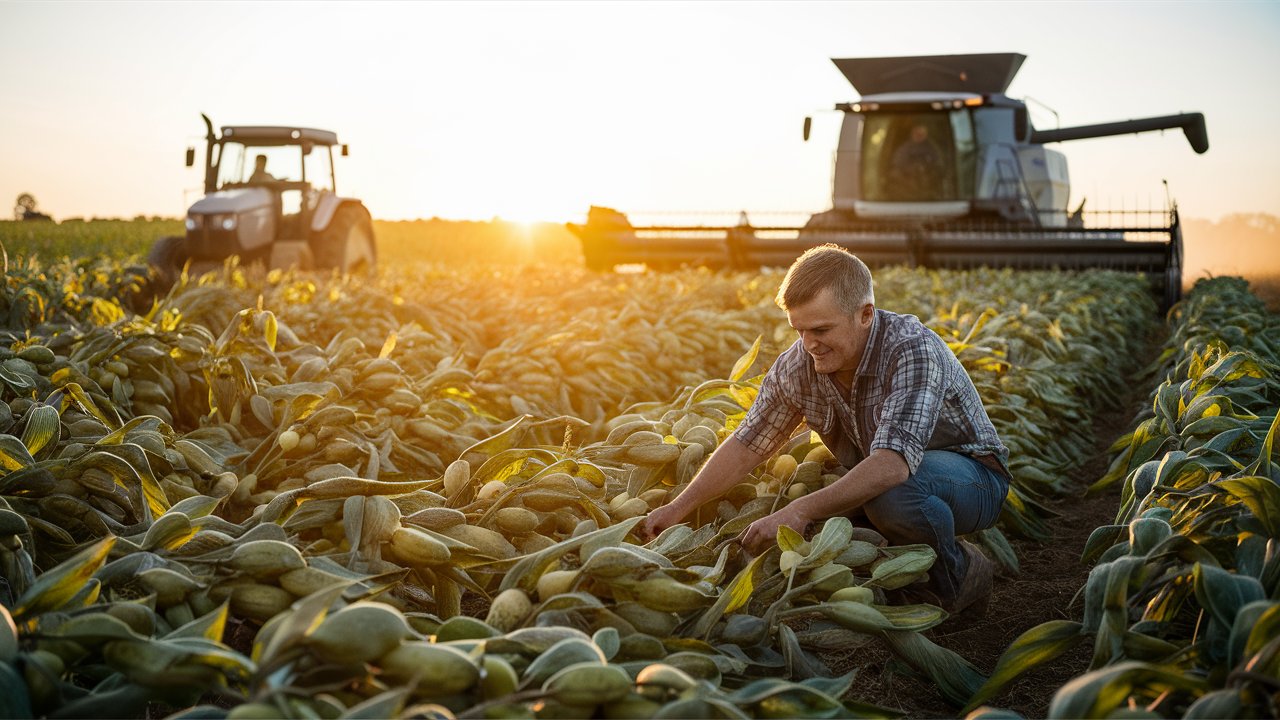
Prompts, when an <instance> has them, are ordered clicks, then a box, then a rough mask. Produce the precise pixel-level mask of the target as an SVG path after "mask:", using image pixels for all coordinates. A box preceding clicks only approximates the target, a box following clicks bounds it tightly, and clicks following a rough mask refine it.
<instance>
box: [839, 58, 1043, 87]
mask: <svg viewBox="0 0 1280 720" xmlns="http://www.w3.org/2000/svg"><path fill="white" fill-rule="evenodd" d="M1026 59H1027V56H1026V55H1022V54H1021V53H985V54H978V55H921V56H917V57H878V58H832V60H831V61H832V62H834V63H835V64H836V67H838V68H840V72H842V73H844V76H845V77H846V78H847V79H848V80H849V83H850V84H851V85H853V89H854V90H857V91H858V92H859V93H860V94H862V95H878V94H880V93H889V92H910V91H913V90H917V91H920V90H922V91H935V92H966V93H1003V92H1004V91H1005V90H1007V89H1008V87H1009V83H1011V82H1013V76H1014V75H1017V74H1018V68H1020V67H1022V61H1023V60H1026Z"/></svg>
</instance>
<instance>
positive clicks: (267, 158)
mask: <svg viewBox="0 0 1280 720" xmlns="http://www.w3.org/2000/svg"><path fill="white" fill-rule="evenodd" d="M301 152H302V151H301V149H300V148H298V146H296V145H241V144H240V143H234V142H229V143H223V146H222V152H221V154H220V157H219V158H218V187H219V188H220V189H221V188H225V187H234V186H237V185H257V184H261V183H264V182H300V181H301V180H302V163H300V162H298V160H299V158H300V157H301Z"/></svg>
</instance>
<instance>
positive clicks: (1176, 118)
mask: <svg viewBox="0 0 1280 720" xmlns="http://www.w3.org/2000/svg"><path fill="white" fill-rule="evenodd" d="M1174 128H1182V132H1183V134H1185V135H1186V136H1187V142H1189V143H1191V149H1192V150H1195V151H1196V154H1200V155H1202V154H1204V153H1205V152H1206V151H1207V150H1208V149H1209V131H1208V130H1207V129H1205V125H1204V114H1203V113H1179V114H1177V115H1165V116H1164V117H1154V118H1142V119H1141V120H1125V121H1123V122H1111V123H1101V124H1099V125H1080V126H1078V127H1070V128H1061V129H1058V130H1033V131H1031V142H1033V143H1036V144H1039V145H1042V144H1044V143H1051V142H1065V141H1067V140H1084V139H1086V138H1097V137H1108V136H1111V135H1128V134H1129V133H1142V132H1151V131H1152V130H1172V129H1174Z"/></svg>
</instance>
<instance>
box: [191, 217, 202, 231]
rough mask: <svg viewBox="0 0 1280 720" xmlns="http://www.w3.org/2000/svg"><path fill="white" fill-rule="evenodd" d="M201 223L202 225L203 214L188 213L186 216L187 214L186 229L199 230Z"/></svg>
mask: <svg viewBox="0 0 1280 720" xmlns="http://www.w3.org/2000/svg"><path fill="white" fill-rule="evenodd" d="M202 225H204V216H203V215H188V216H187V230H188V231H192V230H199V229H200V227H201V226H202Z"/></svg>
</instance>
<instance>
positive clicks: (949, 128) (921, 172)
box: [862, 110, 975, 202]
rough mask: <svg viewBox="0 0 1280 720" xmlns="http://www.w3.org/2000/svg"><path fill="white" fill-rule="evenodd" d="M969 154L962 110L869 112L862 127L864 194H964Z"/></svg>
mask: <svg viewBox="0 0 1280 720" xmlns="http://www.w3.org/2000/svg"><path fill="white" fill-rule="evenodd" d="M974 155H975V145H974V138H973V124H972V122H971V121H970V119H969V113H968V111H966V110H954V111H950V112H938V111H932V112H876V113H868V114H867V116H866V124H865V126H864V128H863V131H862V180H863V196H864V197H865V198H866V199H867V200H872V201H880V202H937V201H944V200H965V199H969V198H971V197H972V196H973V173H974Z"/></svg>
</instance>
